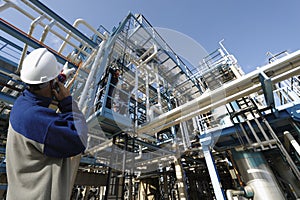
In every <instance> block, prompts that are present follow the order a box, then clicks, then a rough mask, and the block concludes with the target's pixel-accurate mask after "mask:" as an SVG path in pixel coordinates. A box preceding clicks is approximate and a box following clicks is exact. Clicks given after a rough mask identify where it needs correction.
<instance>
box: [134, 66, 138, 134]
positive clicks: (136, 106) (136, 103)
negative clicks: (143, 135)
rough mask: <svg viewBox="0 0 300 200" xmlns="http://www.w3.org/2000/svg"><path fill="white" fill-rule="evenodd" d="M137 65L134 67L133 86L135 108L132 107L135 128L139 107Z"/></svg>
mask: <svg viewBox="0 0 300 200" xmlns="http://www.w3.org/2000/svg"><path fill="white" fill-rule="evenodd" d="M138 68H139V67H138V66H136V68H135V86H134V90H135V108H134V110H135V113H134V119H135V128H137V127H138V109H139V107H138V105H139V104H138V100H139V97H138V95H139V93H138V89H139V83H138V81H139V73H138Z"/></svg>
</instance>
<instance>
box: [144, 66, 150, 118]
mask: <svg viewBox="0 0 300 200" xmlns="http://www.w3.org/2000/svg"><path fill="white" fill-rule="evenodd" d="M145 76H146V80H145V81H146V83H145V84H146V120H147V122H149V121H150V113H149V109H150V102H149V73H148V71H147V70H145Z"/></svg>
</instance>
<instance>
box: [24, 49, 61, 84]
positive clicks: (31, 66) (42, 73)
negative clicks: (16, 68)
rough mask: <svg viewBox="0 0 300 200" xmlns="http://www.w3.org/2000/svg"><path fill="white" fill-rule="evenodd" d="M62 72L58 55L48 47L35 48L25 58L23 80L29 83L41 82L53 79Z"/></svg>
mask: <svg viewBox="0 0 300 200" xmlns="http://www.w3.org/2000/svg"><path fill="white" fill-rule="evenodd" d="M60 72H61V67H60V66H59V65H58V63H57V60H56V57H55V56H54V55H53V54H52V53H51V52H49V51H48V50H47V49H46V48H39V49H35V50H33V51H32V52H31V53H30V54H28V55H27V57H26V58H25V59H24V62H23V65H22V69H21V72H20V74H21V76H20V78H21V80H22V81H23V82H25V83H28V84H40V83H46V82H48V81H51V80H52V79H54V78H56V77H57V76H58V75H59V73H60Z"/></svg>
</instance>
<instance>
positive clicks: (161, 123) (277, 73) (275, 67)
mask: <svg viewBox="0 0 300 200" xmlns="http://www.w3.org/2000/svg"><path fill="white" fill-rule="evenodd" d="M299 65H300V50H298V51H296V52H294V53H292V54H289V55H288V56H286V57H283V58H281V59H278V60H277V61H275V62H273V63H270V64H267V65H265V66H264V67H262V68H260V69H257V70H255V71H253V72H252V73H249V74H247V75H245V76H243V77H241V78H240V79H237V80H235V81H232V82H230V83H227V84H225V85H224V86H223V87H222V88H218V89H216V90H213V91H210V92H207V93H204V94H202V95H201V96H200V97H198V98H196V99H193V100H192V101H190V102H187V103H186V104H183V105H182V106H179V107H177V108H175V109H173V110H171V111H169V112H167V113H164V114H162V115H160V116H158V117H157V118H156V119H154V120H153V121H152V122H150V123H148V124H145V125H143V126H141V127H139V128H138V129H137V133H145V132H148V131H153V132H155V129H165V128H168V127H170V126H172V125H175V124H178V123H180V121H179V120H178V119H182V120H188V119H191V118H192V117H194V116H197V115H199V114H201V113H205V112H208V111H210V110H212V109H213V108H216V107H219V106H221V105H225V104H226V103H228V102H232V101H234V100H236V99H238V98H241V97H244V96H247V95H249V94H252V93H254V92H257V91H259V90H260V89H261V84H260V82H259V80H258V76H259V74H260V73H261V72H265V73H266V74H269V77H273V79H272V82H273V83H276V82H279V81H282V80H284V79H287V78H289V77H292V76H294V75H297V74H299V72H300V67H299ZM296 66H297V67H296ZM224 93H225V94H226V97H225V98H220V99H219V100H217V101H215V102H212V103H211V101H212V99H211V97H212V96H214V97H223V96H224ZM174 120H177V122H176V123H175V124H174V123H172V121H174Z"/></svg>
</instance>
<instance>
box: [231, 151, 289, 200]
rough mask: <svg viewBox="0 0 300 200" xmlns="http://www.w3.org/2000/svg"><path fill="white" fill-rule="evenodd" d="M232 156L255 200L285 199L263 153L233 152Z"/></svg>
mask: <svg viewBox="0 0 300 200" xmlns="http://www.w3.org/2000/svg"><path fill="white" fill-rule="evenodd" d="M232 155H233V159H234V161H235V162H236V165H237V167H238V170H239V172H240V174H241V175H242V177H243V179H244V181H245V183H246V185H247V186H250V187H251V188H252V189H253V192H254V197H253V200H281V199H282V200H283V199H285V198H284V195H283V193H282V191H281V189H280V187H279V185H278V183H277V181H276V178H275V176H274V174H273V172H272V170H271V169H270V167H269V166H268V163H267V161H266V160H265V159H264V157H263V155H262V153H261V152H250V151H241V152H237V151H232Z"/></svg>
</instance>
